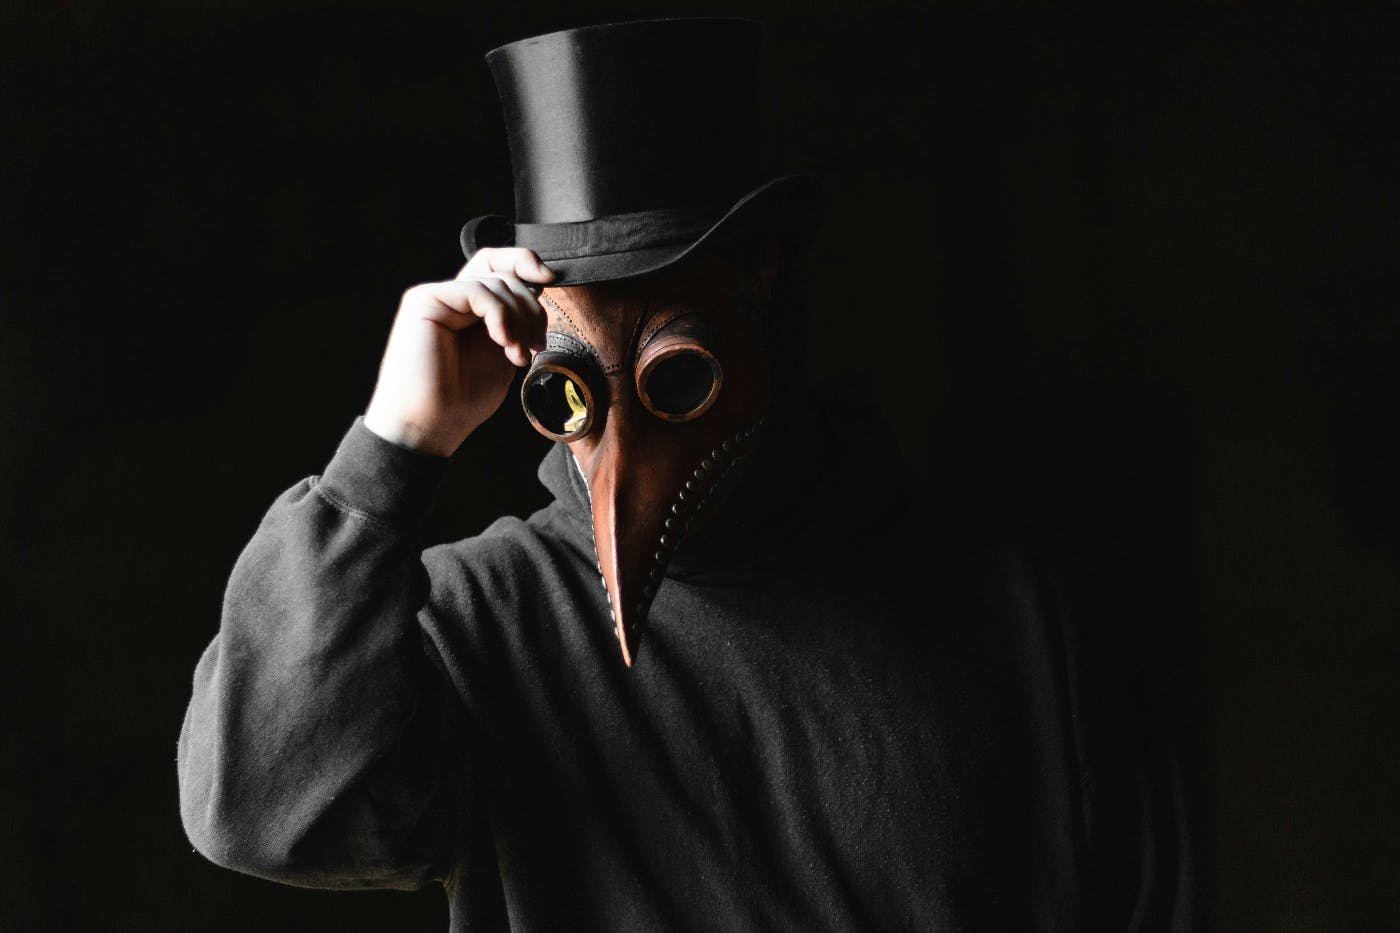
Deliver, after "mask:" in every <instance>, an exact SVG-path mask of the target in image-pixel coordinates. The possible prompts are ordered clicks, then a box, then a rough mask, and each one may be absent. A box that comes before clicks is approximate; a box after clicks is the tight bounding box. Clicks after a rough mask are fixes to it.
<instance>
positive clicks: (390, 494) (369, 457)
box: [318, 416, 452, 524]
mask: <svg viewBox="0 0 1400 933" xmlns="http://www.w3.org/2000/svg"><path fill="white" fill-rule="evenodd" d="M451 462H452V461H451V459H450V458H448V457H438V456H435V455H433V454H426V453H422V452H420V451H417V450H410V449H409V448H407V447H400V446H399V445H398V444H395V443H393V442H391V441H386V440H385V439H384V438H382V437H380V436H379V435H378V434H375V433H374V432H373V431H371V430H370V429H369V428H367V427H365V423H364V417H363V416H360V417H357V418H356V419H355V422H354V424H352V425H351V426H350V430H349V431H347V432H346V433H345V437H344V438H342V439H341V441H340V446H339V447H338V448H336V452H335V455H334V456H332V457H331V460H330V462H329V463H328V464H327V465H326V469H325V472H324V473H322V474H321V479H320V482H319V484H318V486H319V488H320V490H321V492H322V493H323V494H324V495H326V497H327V498H329V499H330V500H331V501H332V502H333V503H334V504H336V505H338V506H341V507H343V508H349V509H350V510H352V511H355V512H359V513H362V514H364V515H367V516H369V517H371V518H375V519H378V520H380V521H384V522H389V523H392V524H402V523H405V522H412V521H416V520H417V519H419V518H421V517H423V516H424V515H425V514H426V513H427V511H428V509H429V507H430V506H431V505H432V501H433V495H434V494H435V493H436V492H437V487H438V484H439V483H441V481H442V478H443V476H444V475H445V474H446V473H447V467H448V465H449V464H450V463H451Z"/></svg>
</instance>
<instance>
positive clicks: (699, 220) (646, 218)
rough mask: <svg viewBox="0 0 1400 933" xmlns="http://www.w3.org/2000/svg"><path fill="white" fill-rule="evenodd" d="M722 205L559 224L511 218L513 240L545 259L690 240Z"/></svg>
mask: <svg viewBox="0 0 1400 933" xmlns="http://www.w3.org/2000/svg"><path fill="white" fill-rule="evenodd" d="M724 211H725V208H724V207H715V206H712V205H706V206H704V207H695V206H690V207H668V208H662V209H660V210H654V211H634V212H632V213H630V214H610V215H608V216H606V217H597V218H594V219H593V220H579V221H573V222H570V223H559V224H516V225H515V245H516V246H523V247H525V248H527V249H531V250H534V251H535V252H536V253H537V254H539V257H540V258H541V259H543V260H545V261H549V260H551V259H577V258H579V257H582V256H597V255H602V254H606V253H626V252H631V251H633V250H639V249H648V248H650V247H653V246H672V245H675V244H679V243H687V242H689V241H691V240H694V239H695V238H696V237H698V236H700V234H702V233H704V232H705V231H706V230H708V229H710V227H712V226H713V225H714V223H715V221H716V220H718V219H719V218H720V217H721V216H722V215H723V214H724Z"/></svg>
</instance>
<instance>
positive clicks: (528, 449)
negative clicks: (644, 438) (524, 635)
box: [0, 0, 1400, 933]
mask: <svg viewBox="0 0 1400 933" xmlns="http://www.w3.org/2000/svg"><path fill="white" fill-rule="evenodd" d="M789 6H791V7H792V8H794V9H795V8H796V6H797V5H796V4H793V5H784V4H778V3H774V2H770V3H767V4H761V5H760V4H754V5H749V6H744V7H736V6H732V5H728V6H726V5H717V4H703V3H692V4H688V5H683V6H674V7H669V8H664V9H663V8H660V7H657V6H650V5H638V4H622V3H614V4H607V3H591V2H576V3H570V4H564V3H544V2H532V3H530V4H528V5H522V4H512V3H503V4H499V5H497V6H492V5H491V4H487V3H476V4H468V3H464V2H460V0H453V2H446V0H413V2H404V3H388V2H380V3H375V2H354V3H338V4H333V3H322V2H314V0H299V2H283V3H274V2H269V0H224V2H218V3H212V2H209V3H181V2H177V0H140V2H131V3H125V4H92V5H84V4H75V3H59V2H52V3H47V4H37V3H34V2H33V0H13V2H10V3H7V4H5V6H4V8H3V14H0V15H2V16H3V17H4V21H3V23H0V48H2V49H3V58H2V59H0V69H3V70H2V71H0V89H2V92H3V114H0V116H2V117H3V122H2V123H0V128H2V129H0V132H3V139H4V163H3V164H4V171H3V178H4V182H3V197H4V201H3V203H2V204H0V210H2V211H3V213H2V214H0V216H3V248H0V272H3V282H0V287H3V293H0V297H2V298H3V329H0V419H3V420H0V449H2V450H3V452H2V453H0V486H2V487H3V497H0V509H3V512H0V528H2V529H3V537H0V558H3V560H0V567H3V573H4V575H5V582H4V586H3V590H2V591H0V592H3V594H4V596H3V604H0V611H3V621H2V622H0V638H3V642H0V683H3V687H0V690H3V694H0V697H2V698H3V703H4V706H3V709H4V712H5V717H4V727H3V733H0V734H2V735H3V747H0V799H3V801H4V808H5V810H4V818H3V821H0V827H3V828H2V829H0V833H3V835H0V928H3V929H4V930H5V931H7V933H8V931H27V930H84V931H86V930H109V929H111V930H117V929H120V930H144V929H151V930H156V929H160V930H197V931H203V930H253V929H256V930H269V931H272V930H352V929H376V930H383V929H425V930H435V929H441V928H442V927H443V923H444V919H445V908H444V905H443V901H442V897H441V894H440V892H438V891H425V892H419V893H412V894H407V893H365V894H331V893H323V892H314V891H303V890H299V889H295V888H288V887H282V886H278V885H274V884H271V883H268V882H264V881H260V880H256V879H252V878H247V877H244V876H241V875H237V874H235V873H232V872H228V871H225V870H222V869H218V868H215V867H213V866H212V865H210V864H208V863H206V862H205V861H204V860H203V859H202V858H201V857H199V856H198V855H196V854H194V853H193V851H192V850H191V848H190V846H189V844H188V843H187V842H186V840H185V838H184V836H183V833H182V831H181V828H180V824H179V819H178V812H177V801H176V790H175V739H176V735H177V732H178V729H179V724H180V719H181V715H182V713H183V707H184V703H185V701H186V698H187V692H188V689H189V682H190V676H191V673H192V670H193V667H194V664H195V661H196V659H197V658H198V655H199V653H200V651H201V650H202V648H203V647H204V645H205V644H206V643H207V641H208V640H209V638H210V637H211V636H212V634H213V633H214V630H215V627H216V625H217V619H218V610H219V601H220V596H221V590H222V585H223V582H224V579H225V576H226V574H227V572H228V570H229V568H230V567H231V565H232V562H233V560H234V558H235V556H236V555H237V553H238V551H239V549H240V547H241V546H242V544H243V542H244V541H245V540H246V538H247V536H248V535H249V534H250V533H251V532H252V530H253V528H254V526H255V524H256V523H257V521H258V519H259V517H260V515H261V513H262V511H263V509H264V508H265V507H266V506H267V504H268V503H269V502H270V501H271V500H272V498H273V497H274V496H275V495H276V494H277V493H278V492H280V491H281V490H282V489H284V488H285V487H287V486H289V485H291V484H292V483H294V482H295V481H296V480H297V479H299V478H300V477H302V476H304V475H306V474H308V473H313V472H318V471H319V469H320V468H321V466H322V465H323V464H324V462H325V460H326V458H327V457H328V456H329V454H330V452H331V451H332V449H333V447H334V445H335V443H336V441H337V440H338V438H339V436H340V434H341V433H342V431H343V430H344V428H345V427H346V426H347V425H348V423H349V421H350V419H351V418H352V417H353V416H354V415H355V414H357V413H358V412H359V411H361V410H362V408H363V405H364V403H365V401H366V400H367V398H368V393H369V390H370V388H371V387H372V382H373V377H374V371H375V367H376V365H377V362H378V356H379V352H380V349H381V347H382V342H383V339H384V336H385V334H386V332H387V327H388V323H389V319H390V316H391V315H392V313H393V310H394V308H395V307H396V305H397V299H398V296H399V293H400V292H401V291H402V289H403V288H404V287H405V286H407V285H409V284H411V283H413V282H417V281H421V280H425V279H429V278H440V277H447V276H449V275H451V274H452V273H453V272H454V271H455V270H456V268H457V266H458V265H459V263H460V256H459V254H458V252H457V245H456V232H457V227H458V225H459V224H460V223H461V222H462V221H463V220H464V219H466V217H468V216H471V215H473V214H476V213H481V212H486V211H492V210H495V211H505V212H508V211H509V209H510V195H509V190H510V189H509V172H508V166H507V164H506V152H505V144H504V140H503V136H502V131H501V126H500V119H499V116H498V111H497V108H496V99H495V96H494V89H493V87H492V86H491V85H490V81H489V77H488V74H487V72H486V70H485V67H484V65H483V64H482V62H481V54H482V53H483V52H484V51H485V50H487V49H489V48H491V47H493V46H495V45H498V44H500V43H503V42H507V41H510V40H513V39H516V38H521V37H523V36H525V35H529V34H531V33H535V32H542V31H547V30H551V29H555V28H562V27H565V26H573V25H582V24H586V23H591V22H599V21H604V20H607V19H615V18H630V17H635V16H651V15H663V14H686V13H712V12H719V13H735V12H737V13H744V14H750V15H757V16H760V17H762V18H764V19H766V20H767V21H768V22H769V24H770V38H769V46H768V54H769V59H768V66H767V70H766V72H765V82H766V83H765V87H764V95H765V96H764V109H765V112H766V113H767V114H768V115H769V122H768V129H767V133H768V136H767V139H766V145H767V146H768V149H769V157H770V160H771V163H772V165H773V167H774V168H775V169H778V170H802V171H815V172H818V173H821V174H822V175H823V176H824V177H825V178H826V180H827V183H828V189H829V192H830V200H831V207H830V212H829V218H828V222H827V224H826V226H825V227H824V228H823V229H822V232H821V234H820V236H819V238H818V241H817V244H816V246H815V253H814V272H815V280H814V281H815V287H814V301H815V303H814V308H813V313H814V315H815V316H816V318H817V321H818V324H817V328H816V330H817V333H816V335H815V336H814V337H813V338H812V341H811V354H812V357H813V359H814V361H815V364H816V365H817V367H818V369H819V371H820V372H822V373H823V374H824V375H825V376H826V377H827V378H829V379H831V380H834V381H840V382H842V383H844V384H846V385H849V386H851V387H853V388H854V389H855V390H857V391H859V392H861V393H864V394H866V395H867V396H868V397H870V398H872V399H874V400H875V401H876V402H878V403H879V404H880V405H881V406H883V407H884V408H885V410H886V411H887V412H889V414H890V415H891V417H892V418H893V419H894V421H895V423H896V425H897V427H898V431H899V435H900V439H901V441H902V442H903V444H904V445H905V448H906V450H907V451H908V453H909V454H910V456H911V457H913V458H914V459H915V461H916V462H917V463H918V465H919V466H920V468H921V469H922V470H924V471H925V472H926V474H927V475H928V476H929V478H930V480H931V481H933V482H938V483H943V484H946V485H947V487H948V488H952V489H957V490H959V493H958V494H959V495H965V496H966V497H969V499H974V498H975V499H977V500H979V501H981V502H984V503H985V504H986V506H987V507H988V508H989V509H993V510H995V511H997V512H998V513H999V514H1001V515H1002V516H1003V517H1005V518H1007V519H1008V520H1009V521H1011V522H1013V523H1015V524H1017V525H1019V526H1021V527H1023V528H1024V529H1026V530H1027V531H1029V532H1031V533H1033V534H1036V535H1039V536H1041V537H1042V538H1043V539H1044V540H1047V541H1049V542H1050V543H1051V544H1052V545H1054V546H1055V547H1056V548H1057V549H1058V550H1059V551H1060V553H1062V554H1065V555H1067V556H1068V557H1070V558H1071V559H1072V560H1073V561H1076V562H1078V563H1079V564H1080V565H1081V566H1082V567H1084V568H1086V569H1087V570H1088V571H1089V572H1092V573H1095V574H1097V575H1098V578H1099V579H1100V580H1101V581H1102V582H1103V585H1104V593H1105V596H1106V598H1107V599H1109V600H1110V601H1111V602H1112V603H1113V605H1114V606H1115V607H1116V609H1117V611H1118V613H1119V616H1120V617H1121V619H1122V620H1123V624H1124V625H1125V626H1128V627H1129V630H1130V631H1131V632H1132V633H1133V635H1134V638H1135V642H1134V643H1135V644H1136V645H1138V647H1139V648H1140V649H1141V650H1142V651H1143V653H1144V654H1145V655H1146V656H1147V657H1149V658H1150V659H1152V661H1153V663H1154V670H1155V672H1156V673H1157V674H1158V676H1160V678H1161V679H1162V682H1163V684H1164V685H1165V686H1166V687H1167V688H1169V690H1170V691H1171V692H1170V695H1171V697H1172V698H1173V700H1174V702H1175V709H1176V710H1177V712H1178V713H1179V717H1180V721H1181V724H1182V726H1183V728H1184V729H1185V734H1186V735H1187V736H1188V742H1187V749H1188V754H1187V763H1188V767H1189V770H1190V772H1191V780H1192V786H1193V789H1194V793H1195V795H1196V798H1195V799H1196V804H1197V806H1198V807H1199V810H1200V828H1201V832H1200V839H1199V841H1200V843H1201V849H1202V855H1203V862H1202V866H1203V867H1202V874H1203V878H1204V881H1205V882H1206V885H1207V889H1208V894H1209V899H1208V904H1209V908H1210V916H1211V917H1212V919H1213V920H1214V923H1215V925H1216V926H1217V927H1218V928H1220V929H1222V930H1239V929H1275V930H1343V929H1347V930H1353V929H1354V930H1363V929H1364V930H1372V929H1380V928H1385V927H1394V926H1395V925H1396V924H1400V854H1397V853H1400V846H1397V844H1396V842H1395V840H1396V839H1397V838H1400V819H1398V818H1397V807H1396V805H1395V803H1394V802H1393V800H1392V794H1393V792H1394V790H1395V788H1396V787H1397V786H1400V773H1398V772H1400V767H1397V761H1398V759H1397V756H1396V754H1395V752H1394V750H1393V746H1394V744H1395V740H1396V738H1397V730H1396V728H1395V726H1396V724H1397V723H1396V719H1397V710H1400V688H1397V685H1396V674H1397V672H1398V669H1400V665H1397V659H1398V658H1400V653H1398V652H1397V649H1400V635H1397V632H1400V574H1398V573H1397V560H1398V559H1400V553H1398V552H1400V493H1397V486H1396V477H1397V475H1400V401H1398V400H1397V399H1398V398H1400V395H1398V393H1397V390H1396V374H1395V367H1394V361H1395V359H1396V356H1397V350H1400V325H1398V324H1397V319H1396V311H1397V308H1396V292H1395V287H1394V285H1393V284H1392V282H1391V281H1390V273H1391V271H1392V269H1393V268H1394V263H1393V261H1392V258H1393V254H1394V251H1395V244H1396V242H1397V240H1396V237H1395V233H1396V231H1395V226H1396V225H1395V220H1396V208H1397V198H1396V194H1397V192H1396V183H1395V180H1394V174H1393V172H1394V169H1395V166H1396V162H1397V155H1400V153H1397V151H1396V150H1397V143H1396V140H1397V138H1400V134H1397V127H1396V113H1397V91H1398V90H1400V87H1397V80H1396V74H1395V72H1396V69H1395V65H1394V58H1393V56H1394V41H1393V40H1394V38H1395V36H1394V34H1393V32H1392V31H1391V30H1389V29H1388V28H1387V24H1386V23H1385V22H1384V21H1382V20H1380V19H1379V18H1378V17H1377V16H1375V15H1374V14H1372V13H1368V12H1366V10H1367V9H1368V8H1365V7H1353V8H1351V9H1350V10H1336V9H1331V10H1329V9H1325V8H1324V5H1322V4H1318V5H1317V6H1316V7H1312V8H1294V9H1292V10H1289V9H1287V8H1286V7H1283V6H1280V5H1278V4H1267V5H1266V4H1262V3H1256V4H1244V3H1237V4H1231V5H1229V6H1228V7H1227V8H1221V9H1218V10H1216V11H1215V12H1211V13H1205V12H1202V11H1200V10H1195V11H1192V10H1186V9H1182V8H1176V9H1175V11H1174V12H1171V13H1170V14H1167V13H1164V12H1160V11H1158V12H1146V11H1145V10H1144V9H1134V12H1133V14H1132V15H1131V17H1129V16H1125V15H1122V14H1120V13H1117V12H1114V11H1113V10H1112V9H1103V10H1101V9H1098V8H1095V7H1091V6H1089V5H1087V4H1082V3H1081V4H1074V5H1069V6H1065V7H1062V8H1061V10H1060V11H1059V12H1058V13H1056V14H1054V15H1051V14H1049V13H1044V12H1042V13H1038V14H1034V15H1030V14H1023V13H1015V12H1012V10H1011V9H1010V8H1008V7H1004V6H998V7H989V8H984V7H981V6H978V5H972V4H959V3H929V4H924V3H908V4H900V3H891V2H868V3H862V4H856V3H853V2H848V3H813V4H809V5H807V8H806V9H805V10H804V11H802V12H800V13H799V12H795V11H794V9H789ZM1374 9H1377V10H1378V9H1380V6H1379V5H1377V6H1376V7H1374ZM540 452H541V442H540V441H539V440H538V439H537V438H536V437H535V436H534V435H533V434H532V433H531V432H530V430H529V429H528V427H527V426H526V424H525V422H524V419H523V417H522V416H521V415H520V413H519V410H518V408H517V407H514V406H513V405H512V404H511V403H509V402H508V403H507V405H506V407H505V408H504V409H503V410H502V412H501V413H500V414H499V415H498V416H497V417H496V418H495V419H494V420H493V421H492V422H490V423H489V424H488V425H487V426H486V427H485V428H483V430H482V431H481V432H480V434H479V435H477V436H475V437H473V438H472V440H470V441H469V442H468V444H467V445H466V446H465V447H464V448H463V450H462V451H461V452H460V453H459V455H458V457H457V463H456V464H455V465H454V468H453V476H452V480H451V485H450V487H449V488H448V489H447V490H446V491H445V492H444V494H443V498H442V500H441V508H440V509H439V510H438V512H437V514H436V518H435V523H436V524H435V525H434V529H433V534H434V535H436V536H438V537H440V538H445V537H448V536H454V535H461V534H466V533H470V532H472V531H474V530H476V529H478V528H480V527H482V526H483V525H484V524H485V522H486V521H487V520H488V519H490V518H491V517H493V516H494V515H496V514H498V513H500V512H503V511H512V512H517V513H519V512H526V511H528V510H530V509H531V508H533V507H534V506H535V505H537V504H539V502H540V501H541V497H542V495H543V491H542V490H541V489H540V488H539V487H538V486H537V484H536V482H535V479H534V468H533V467H534V462H535V460H536V459H537V456H538V454H539V453H540Z"/></svg>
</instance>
